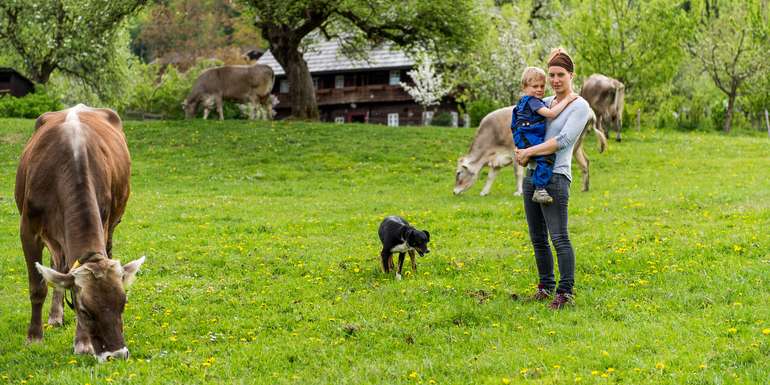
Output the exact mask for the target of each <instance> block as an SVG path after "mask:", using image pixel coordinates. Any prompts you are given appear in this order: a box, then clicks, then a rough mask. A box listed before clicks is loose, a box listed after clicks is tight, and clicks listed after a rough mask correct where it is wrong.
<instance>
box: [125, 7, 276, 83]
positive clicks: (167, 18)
mask: <svg viewBox="0 0 770 385" xmlns="http://www.w3.org/2000/svg"><path fill="white" fill-rule="evenodd" d="M244 8H245V7H243V6H240V5H238V4H237V3H233V2H232V1H230V0H169V1H164V2H158V3H157V4H155V5H153V6H151V7H149V8H148V12H147V13H146V15H144V16H143V17H142V20H141V21H140V22H139V23H138V25H137V27H136V28H135V29H134V31H133V33H134V35H135V38H134V39H133V41H132V49H133V51H134V52H135V53H136V54H137V55H139V56H141V57H142V58H143V59H144V60H145V61H147V62H150V61H153V60H155V59H160V60H159V62H161V63H170V64H174V65H175V66H176V67H177V68H180V69H187V68H189V67H191V66H192V65H194V63H195V60H196V59H197V58H198V57H211V56H214V57H217V58H219V59H222V60H225V61H226V62H227V63H228V64H230V62H233V61H235V60H233V59H235V58H229V57H227V56H228V54H229V52H226V51H227V48H232V49H233V50H234V51H236V54H235V55H232V54H230V55H229V56H241V54H242V52H240V51H241V49H242V48H244V47H247V48H257V47H259V46H260V45H261V44H262V39H261V37H260V34H259V30H258V29H257V28H256V27H255V26H254V25H253V19H252V18H251V17H250V16H251V15H250V14H249V12H244V11H245V9H244Z"/></svg>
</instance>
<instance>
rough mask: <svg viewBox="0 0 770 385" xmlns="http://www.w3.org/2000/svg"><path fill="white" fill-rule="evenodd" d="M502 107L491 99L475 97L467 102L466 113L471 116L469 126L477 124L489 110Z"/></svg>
mask: <svg viewBox="0 0 770 385" xmlns="http://www.w3.org/2000/svg"><path fill="white" fill-rule="evenodd" d="M501 107H503V105H501V104H500V103H498V102H495V101H494V100H491V99H477V100H474V101H472V102H470V103H468V104H467V110H468V114H469V115H470V116H471V126H474V127H475V126H478V125H479V123H481V119H484V117H485V116H487V114H489V113H490V112H492V111H494V110H496V109H498V108H501Z"/></svg>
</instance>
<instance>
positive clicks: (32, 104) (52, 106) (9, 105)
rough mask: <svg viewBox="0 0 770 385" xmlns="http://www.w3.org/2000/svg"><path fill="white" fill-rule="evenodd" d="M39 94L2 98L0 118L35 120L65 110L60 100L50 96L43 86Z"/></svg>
mask: <svg viewBox="0 0 770 385" xmlns="http://www.w3.org/2000/svg"><path fill="white" fill-rule="evenodd" d="M36 88H37V92H35V93H30V94H27V95H26V96H24V97H21V98H17V97H13V96H10V95H6V96H3V97H0V117H4V118H29V119H34V118H37V117H38V116H40V115H42V114H43V113H44V112H48V111H58V110H61V109H62V108H64V106H63V105H62V104H61V103H60V102H59V100H58V98H55V97H53V96H51V95H49V94H48V93H47V92H46V89H45V88H44V87H42V86H39V85H38V86H37V87H36Z"/></svg>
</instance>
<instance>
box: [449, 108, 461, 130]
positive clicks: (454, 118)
mask: <svg viewBox="0 0 770 385" xmlns="http://www.w3.org/2000/svg"><path fill="white" fill-rule="evenodd" d="M449 116H451V117H452V127H457V121H458V120H460V116H459V114H458V113H457V111H450V112H449Z"/></svg>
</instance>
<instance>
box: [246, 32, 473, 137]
mask: <svg viewBox="0 0 770 385" xmlns="http://www.w3.org/2000/svg"><path fill="white" fill-rule="evenodd" d="M304 59H305V61H306V62H307V65H308V69H309V70H310V75H311V76H312V78H313V86H314V87H315V94H316V102H317V103H318V109H319V113H320V118H321V121H324V122H336V123H351V122H361V123H374V124H387V125H389V126H403V125H420V124H421V122H422V106H420V105H419V104H417V103H416V102H415V101H414V99H413V98H412V97H411V96H410V95H409V94H408V93H407V92H406V90H404V88H403V87H401V85H400V83H401V82H405V83H409V82H411V79H410V78H409V75H408V74H407V72H408V71H410V70H411V69H412V68H413V67H414V65H415V62H414V60H412V59H411V58H410V57H408V56H407V55H406V54H405V53H404V52H403V51H400V50H398V49H394V48H393V47H392V46H391V45H389V44H380V45H379V46H376V47H374V48H372V49H371V50H369V52H368V60H353V59H350V58H347V57H346V56H345V55H343V54H342V49H341V47H340V45H339V43H338V42H337V41H335V40H325V39H318V41H317V42H316V43H314V44H311V45H310V46H309V47H308V49H307V50H306V51H305V53H304ZM257 62H258V63H261V64H266V65H269V66H270V67H272V68H273V71H274V72H275V75H276V77H275V85H274V86H273V95H275V96H276V97H277V98H278V101H279V103H278V105H277V106H276V112H277V113H278V115H277V116H276V118H277V119H281V118H285V117H288V116H289V115H290V113H291V104H290V103H291V102H290V98H289V81H288V79H287V78H286V72H285V71H284V70H283V68H282V67H281V65H280V64H279V63H278V61H276V60H275V58H274V57H273V55H272V53H271V52H270V51H267V52H266V53H265V54H264V55H262V56H261V57H260V58H259V60H258V61H257ZM436 110H437V111H438V112H447V113H449V114H450V115H451V117H452V125H453V126H458V125H460V126H462V125H465V122H466V121H467V120H468V119H463V118H464V116H460V115H459V114H458V111H457V105H456V103H455V101H454V99H453V98H452V97H451V96H450V97H445V98H444V100H442V102H441V104H440V105H439V106H438V107H437V108H436Z"/></svg>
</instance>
